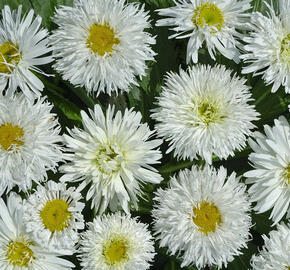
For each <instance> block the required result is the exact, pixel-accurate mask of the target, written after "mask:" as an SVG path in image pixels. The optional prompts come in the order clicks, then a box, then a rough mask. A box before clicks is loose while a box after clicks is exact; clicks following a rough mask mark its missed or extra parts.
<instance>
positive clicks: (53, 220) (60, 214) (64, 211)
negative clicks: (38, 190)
mask: <svg viewBox="0 0 290 270" xmlns="http://www.w3.org/2000/svg"><path fill="white" fill-rule="evenodd" d="M68 208H69V204H68V203H67V202H66V201H64V200H62V199H54V200H52V201H48V202H47V203H46V205H45V206H44V207H43V209H42V210H41V211H40V217H41V219H42V223H43V225H44V227H45V228H46V229H48V230H50V231H51V232H55V231H58V232H60V231H62V230H64V229H65V228H67V227H68V225H69V221H70V219H71V213H70V212H69V211H68Z"/></svg>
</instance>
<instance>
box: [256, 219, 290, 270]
mask: <svg viewBox="0 0 290 270" xmlns="http://www.w3.org/2000/svg"><path fill="white" fill-rule="evenodd" d="M262 237H263V239H264V241H265V245H264V247H263V249H262V250H261V252H260V254H259V255H254V256H253V257H252V260H251V266H252V267H253V270H288V269H290V223H288V225H285V224H283V223H282V224H278V225H277V230H275V231H271V232H270V233H269V238H268V237H267V236H266V235H263V236H262Z"/></svg>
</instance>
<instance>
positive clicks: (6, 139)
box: [0, 123, 24, 151]
mask: <svg viewBox="0 0 290 270" xmlns="http://www.w3.org/2000/svg"><path fill="white" fill-rule="evenodd" d="M23 135H24V131H23V128H21V127H19V126H13V125H12V124H11V123H6V124H4V125H1V126H0V146H1V148H2V149H4V150H6V151H11V150H12V149H13V146H16V147H18V146H21V145H23V144H24V142H23V141H22V140H21V138H22V137H23Z"/></svg>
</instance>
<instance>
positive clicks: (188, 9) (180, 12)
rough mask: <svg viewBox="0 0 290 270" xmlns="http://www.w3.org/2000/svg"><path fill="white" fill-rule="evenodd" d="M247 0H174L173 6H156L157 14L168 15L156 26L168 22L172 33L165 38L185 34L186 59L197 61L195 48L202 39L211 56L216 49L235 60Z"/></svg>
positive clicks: (213, 55)
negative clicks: (186, 40)
mask: <svg viewBox="0 0 290 270" xmlns="http://www.w3.org/2000/svg"><path fill="white" fill-rule="evenodd" d="M250 2H251V0H241V1H238V0H232V1H228V0H206V1H205V0H176V1H174V3H175V4H176V6H174V7H169V8H164V9H159V10H158V12H159V15H161V16H164V17H169V18H166V19H161V20H159V21H157V26H172V30H173V31H175V32H176V33H175V34H173V35H171V36H170V37H169V38H187V37H189V41H188V44H187V56H186V61H187V63H188V62H189V61H190V60H192V61H193V63H197V62H198V50H199V49H200V48H201V47H202V45H203V43H204V42H205V43H206V45H207V49H208V52H209V54H210V56H211V58H212V59H215V54H216V49H217V50H218V51H219V52H220V53H221V54H223V55H224V56H225V57H226V58H229V59H232V60H234V61H235V62H239V54H240V53H239V50H238V47H240V46H241V44H240V42H239V41H238V39H241V38H242V34H240V33H239V32H238V31H237V30H240V29H243V28H244V24H245V22H246V21H247V17H248V15H247V14H246V11H247V10H249V9H250V8H251V5H250Z"/></svg>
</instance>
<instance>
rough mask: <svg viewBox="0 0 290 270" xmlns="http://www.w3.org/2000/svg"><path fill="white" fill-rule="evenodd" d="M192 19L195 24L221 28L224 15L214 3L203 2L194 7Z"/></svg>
mask: <svg viewBox="0 0 290 270" xmlns="http://www.w3.org/2000/svg"><path fill="white" fill-rule="evenodd" d="M192 21H193V23H194V24H195V25H197V26H201V27H204V26H215V27H216V29H218V30H221V28H222V26H223V23H224V16H223V13H222V12H221V10H220V9H219V8H218V7H217V6H216V5H214V4H210V3H204V4H202V5H201V6H199V7H197V8H196V9H195V11H194V15H193V17H192ZM214 32H215V31H213V33H214Z"/></svg>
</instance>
